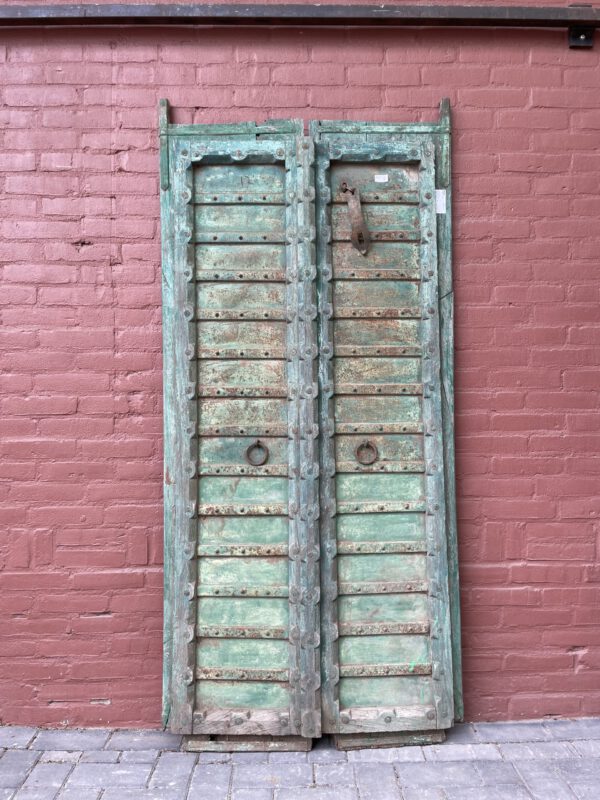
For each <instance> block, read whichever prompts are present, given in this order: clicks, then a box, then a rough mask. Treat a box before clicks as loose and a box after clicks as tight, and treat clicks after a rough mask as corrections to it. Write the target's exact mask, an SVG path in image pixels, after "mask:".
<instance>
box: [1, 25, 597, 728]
mask: <svg viewBox="0 0 600 800" xmlns="http://www.w3.org/2000/svg"><path fill="white" fill-rule="evenodd" d="M599 55H600V48H598V47H597V48H596V49H595V50H592V51H587V52H586V51H578V52H577V51H575V52H574V51H569V50H568V49H567V48H566V44H565V34H564V33H562V32H527V31H506V32H491V31H487V32H486V31H479V32H478V31H435V30H430V31H410V30H409V31H406V30H405V31H402V30H399V31H389V30H388V31H384V30H380V31H377V30H373V31H367V32H362V33H360V32H358V31H354V32H345V31H330V32H326V31H318V30H309V31H306V32H302V31H301V30H290V31H287V32H286V31H279V32H277V31H262V32H261V31H259V30H253V31H238V32H236V31H235V30H224V31H219V30H212V31H209V30H207V31H201V30H199V31H193V30H189V29H188V30H184V29H181V30H173V29H170V30H166V29H165V30H160V29H153V30H147V31H142V30H138V31H135V32H134V31H126V30H119V31H117V30H106V29H104V30H102V29H99V30H97V31H93V30H89V31H73V32H68V33H66V32H59V31H56V30H53V31H52V32H51V33H44V32H42V31H39V32H26V31H13V32H9V33H5V34H4V35H3V46H2V47H1V48H0V85H1V87H2V88H1V89H0V101H1V105H0V144H1V148H0V192H1V194H0V270H1V277H2V284H1V288H0V303H1V304H2V310H1V315H2V329H1V334H0V335H1V337H2V342H1V353H0V368H1V375H0V379H1V382H2V383H1V385H2V389H1V395H0V411H1V415H0V436H1V442H0V456H1V460H0V502H1V511H0V514H1V519H2V522H3V525H4V533H3V534H2V537H1V538H0V568H1V573H0V615H1V621H0V635H1V642H0V687H1V688H0V720H1V721H2V722H4V723H35V724H43V725H62V724H69V725H99V724H102V725H104V724H111V725H140V726H157V725H158V724H159V709H160V690H161V689H160V674H161V626H162V590H161V583H162V571H161V559H162V553H161V537H162V529H161V514H162V509H161V425H162V420H161V331H160V281H159V275H160V266H159V219H158V182H157V150H156V105H157V99H158V98H159V97H161V96H164V97H168V98H169V100H170V101H171V103H172V105H173V106H175V119H176V121H195V122H214V121H236V120H254V119H257V120H258V119H264V118H266V117H268V116H275V117H289V116H299V117H303V118H305V119H310V118H350V119H354V118H356V119H378V120H400V121H410V120H417V119H433V118H435V116H436V114H437V105H438V102H439V100H440V98H441V97H442V96H444V95H448V96H450V98H451V100H452V106H453V112H454V130H455V138H454V188H455V196H456V204H455V208H454V213H455V221H456V228H455V229H456V237H455V267H456V282H455V296H456V312H457V313H456V318H457V330H456V338H457V353H456V355H457V376H456V392H457V394H456V401H457V448H458V462H457V473H458V495H459V535H460V553H461V579H462V589H463V620H464V655H465V691H466V710H467V716H468V718H469V719H507V718H520V717H539V716H543V715H574V716H576V715H586V714H587V715H591V714H597V713H600V624H599V623H600V612H599V610H598V609H599V608H600V567H599V566H598V563H597V560H596V559H597V548H598V531H599V528H598V516H599V514H600V499H599V493H598V485H599V479H600V454H599V451H600V415H599V414H598V389H599V384H600V377H599V371H598V366H599V363H600V327H599V325H598V323H599V321H600V311H599V300H600V296H599V279H600V259H599V246H600V225H599V224H598V217H599V214H600V196H599V192H600V154H599V152H598V141H599V138H598V137H599V128H600V109H599V105H598V98H599V97H600V71H599Z"/></svg>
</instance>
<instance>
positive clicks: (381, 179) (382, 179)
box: [373, 175, 389, 183]
mask: <svg viewBox="0 0 600 800" xmlns="http://www.w3.org/2000/svg"><path fill="white" fill-rule="evenodd" d="M373 180H374V181H375V183H387V182H388V180H389V177H388V176H387V175H374V176H373Z"/></svg>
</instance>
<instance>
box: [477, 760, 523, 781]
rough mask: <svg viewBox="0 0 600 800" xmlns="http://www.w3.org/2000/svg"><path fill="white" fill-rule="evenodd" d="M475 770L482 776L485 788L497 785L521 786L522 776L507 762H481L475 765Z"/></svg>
mask: <svg viewBox="0 0 600 800" xmlns="http://www.w3.org/2000/svg"><path fill="white" fill-rule="evenodd" d="M475 769H476V770H477V772H478V773H479V774H480V775H481V779H482V781H483V783H484V785H485V786H495V785H497V784H520V783H521V782H522V781H521V776H520V775H519V774H518V773H517V771H516V770H515V768H514V767H513V765H512V764H507V763H506V762H505V761H480V762H477V763H476V764H475Z"/></svg>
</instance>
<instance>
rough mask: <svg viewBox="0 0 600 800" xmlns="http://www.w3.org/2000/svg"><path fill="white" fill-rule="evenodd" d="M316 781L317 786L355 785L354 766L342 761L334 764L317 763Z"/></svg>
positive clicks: (315, 768)
mask: <svg viewBox="0 0 600 800" xmlns="http://www.w3.org/2000/svg"><path fill="white" fill-rule="evenodd" d="M314 770H315V783H316V784H317V786H354V784H355V782H356V781H355V778H354V767H353V766H352V764H348V763H345V762H343V761H340V762H339V763H337V764H336V763H335V762H334V763H333V764H315V767H314Z"/></svg>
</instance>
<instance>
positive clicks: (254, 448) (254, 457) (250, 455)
mask: <svg viewBox="0 0 600 800" xmlns="http://www.w3.org/2000/svg"><path fill="white" fill-rule="evenodd" d="M268 460H269V448H268V447H267V446H266V444H263V443H262V442H261V441H260V439H257V440H256V441H255V442H252V444H251V445H250V447H248V449H247V450H246V461H247V462H248V464H250V466H252V467H262V465H263V464H266V463H267V461H268Z"/></svg>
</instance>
